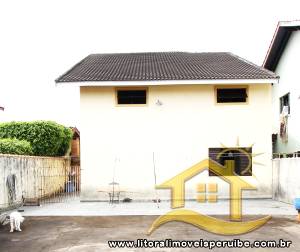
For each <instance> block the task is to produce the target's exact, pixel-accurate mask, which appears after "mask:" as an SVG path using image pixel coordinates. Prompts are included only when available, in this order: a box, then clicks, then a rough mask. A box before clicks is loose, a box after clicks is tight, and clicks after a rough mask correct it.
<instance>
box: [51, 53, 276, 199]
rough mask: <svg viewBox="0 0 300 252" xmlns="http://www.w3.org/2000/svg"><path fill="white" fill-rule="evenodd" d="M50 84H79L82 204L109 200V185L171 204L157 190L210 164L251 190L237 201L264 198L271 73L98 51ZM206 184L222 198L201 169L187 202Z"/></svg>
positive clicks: (197, 56) (203, 57) (268, 191)
mask: <svg viewBox="0 0 300 252" xmlns="http://www.w3.org/2000/svg"><path fill="white" fill-rule="evenodd" d="M56 82H57V84H58V85H74V86H80V103H81V105H80V116H81V122H80V123H81V124H80V127H81V144H80V148H81V168H82V179H81V182H82V185H81V188H82V193H81V198H82V200H108V193H109V191H110V190H111V189H110V188H111V183H112V182H115V183H114V184H115V185H116V187H117V189H115V190H120V191H121V198H122V197H130V198H132V199H133V200H152V199H154V198H155V197H159V198H160V199H169V198H170V193H169V191H168V190H165V191H164V190H157V194H158V196H156V193H155V184H156V185H158V184H161V183H162V182H164V181H165V180H167V179H170V178H171V177H174V176H175V175H177V174H178V173H179V172H182V171H183V170H185V169H187V168H189V167H190V166H191V165H193V164H195V163H197V162H199V161H201V160H203V159H207V158H208V157H210V158H212V159H214V160H216V161H218V162H220V163H221V164H224V162H225V160H234V162H235V174H233V176H242V177H243V178H244V179H245V180H246V181H248V182H250V183H251V184H253V185H254V186H256V187H257V190H256V191H249V192H244V194H243V195H244V196H246V197H267V198H271V197H272V166H271V157H272V138H271V135H272V96H271V95H272V94H271V84H272V83H277V82H278V79H277V77H276V75H275V74H273V73H272V72H270V71H268V70H265V69H263V68H261V67H258V66H256V65H254V64H252V63H250V62H248V61H246V60H244V59H241V58H240V57H237V56H236V55H233V54H231V53H181V52H174V53H171V52H170V53H169V52H167V53H134V54H97V55H90V56H88V57H87V58H85V59H84V60H82V61H81V62H80V63H78V64H77V65H75V66H74V67H73V68H71V69H70V70H69V71H68V72H67V73H66V74H64V75H62V76H61V77H59V78H58V79H57V80H56ZM226 147H227V148H229V147H230V148H231V149H228V151H226V150H225V149H224V148H226ZM241 149H242V150H244V151H246V152H247V153H248V154H249V157H250V159H247V158H245V156H242V155H241V152H240V151H239V150H241ZM222 151H223V156H222V157H221V158H220V157H218V153H220V152H222ZM224 151H225V152H224ZM224 153H225V155H224ZM208 181H212V182H216V183H217V184H218V192H219V197H228V195H229V188H228V185H227V184H226V183H225V182H224V181H222V180H220V179H218V178H217V176H214V174H211V173H209V172H203V173H202V174H200V175H199V176H197V177H195V178H192V179H191V180H190V181H188V182H187V183H186V188H185V193H186V197H187V198H189V199H194V198H195V197H196V192H195V187H196V184H198V183H199V182H208ZM116 183H118V184H116Z"/></svg>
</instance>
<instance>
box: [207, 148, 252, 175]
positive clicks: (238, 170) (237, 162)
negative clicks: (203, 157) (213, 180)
mask: <svg viewBox="0 0 300 252" xmlns="http://www.w3.org/2000/svg"><path fill="white" fill-rule="evenodd" d="M208 154H209V158H210V159H211V160H214V161H216V162H217V163H219V164H221V165H223V166H224V165H226V161H227V160H233V161H234V172H235V174H236V175H238V176H251V175H252V148H242V147H239V148H236V147H235V148H209V153H208ZM228 175H229V174H228ZM209 176H216V174H214V173H213V172H212V171H209Z"/></svg>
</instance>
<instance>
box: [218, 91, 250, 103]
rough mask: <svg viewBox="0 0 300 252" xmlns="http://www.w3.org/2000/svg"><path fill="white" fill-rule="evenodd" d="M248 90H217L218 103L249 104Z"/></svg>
mask: <svg viewBox="0 0 300 252" xmlns="http://www.w3.org/2000/svg"><path fill="white" fill-rule="evenodd" d="M247 97H248V96H247V88H217V103H234V102H247Z"/></svg>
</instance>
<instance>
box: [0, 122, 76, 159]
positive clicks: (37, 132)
mask: <svg viewBox="0 0 300 252" xmlns="http://www.w3.org/2000/svg"><path fill="white" fill-rule="evenodd" d="M72 135H73V134H72V130H71V129H69V128H67V127H64V126H62V125H60V124H58V123H55V122H52V121H33V122H8V123H1V124H0V138H16V139H19V140H26V141H28V142H29V143H30V144H31V147H32V151H33V155H36V156H63V155H65V154H66V153H67V151H68V150H69V148H70V144H71V140H72Z"/></svg>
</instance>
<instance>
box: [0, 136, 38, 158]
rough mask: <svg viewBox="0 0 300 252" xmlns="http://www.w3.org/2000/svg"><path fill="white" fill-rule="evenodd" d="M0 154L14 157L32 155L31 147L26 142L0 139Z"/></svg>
mask: <svg viewBox="0 0 300 252" xmlns="http://www.w3.org/2000/svg"><path fill="white" fill-rule="evenodd" d="M0 153H2V154H16V155H32V154H33V151H32V147H31V145H30V143H29V142H28V141H25V140H18V139H9V138H3V139H0Z"/></svg>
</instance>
